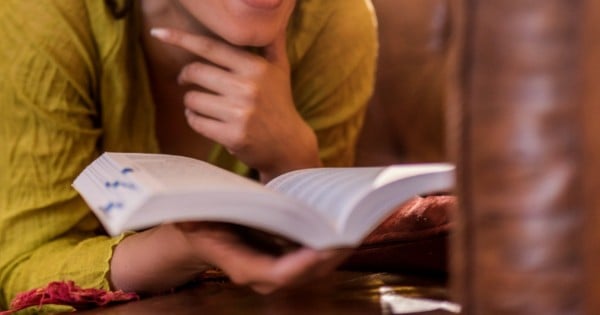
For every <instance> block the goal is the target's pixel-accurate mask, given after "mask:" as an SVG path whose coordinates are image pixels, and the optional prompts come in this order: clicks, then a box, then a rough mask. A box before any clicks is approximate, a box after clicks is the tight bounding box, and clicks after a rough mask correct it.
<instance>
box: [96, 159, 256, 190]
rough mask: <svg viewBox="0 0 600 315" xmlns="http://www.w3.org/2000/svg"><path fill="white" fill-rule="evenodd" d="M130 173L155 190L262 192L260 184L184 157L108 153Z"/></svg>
mask: <svg viewBox="0 0 600 315" xmlns="http://www.w3.org/2000/svg"><path fill="white" fill-rule="evenodd" d="M108 154H109V155H110V158H111V159H112V160H113V161H115V162H117V163H118V164H119V165H121V167H123V168H127V169H129V170H130V176H132V177H135V178H137V179H139V180H140V181H141V182H147V183H149V184H150V185H152V186H153V187H154V188H156V189H158V190H169V191H188V190H198V189H199V188H200V189H203V190H218V191H221V190H223V188H235V189H236V190H253V191H257V190H258V191H264V190H265V188H264V187H263V185H261V184H259V183H257V182H254V181H252V180H250V179H248V178H245V177H242V176H239V175H237V174H234V173H231V172H229V171H227V170H224V169H221V168H219V167H217V166H214V165H212V164H209V163H207V162H204V161H200V160H196V159H192V158H187V157H183V156H175V155H167V154H143V153H141V154H140V153H126V154H123V153H108Z"/></svg>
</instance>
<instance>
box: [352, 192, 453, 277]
mask: <svg viewBox="0 0 600 315" xmlns="http://www.w3.org/2000/svg"><path fill="white" fill-rule="evenodd" d="M455 207H456V197H455V196H450V195H441V196H427V197H417V198H414V199H411V200H409V201H408V202H406V203H405V204H402V205H400V206H398V207H397V208H396V210H395V211H394V213H393V214H392V215H391V216H390V217H389V218H387V219H386V220H385V221H384V222H382V223H381V224H380V225H379V226H378V227H377V228H376V229H375V230H374V231H373V232H372V233H371V234H370V235H369V236H368V237H367V238H366V239H365V240H364V241H363V243H362V245H361V246H360V247H359V248H357V249H356V250H355V252H354V253H353V255H352V256H351V257H350V258H349V259H348V260H347V261H346V262H345V263H344V264H343V265H342V266H341V268H342V269H352V270H370V271H422V272H441V273H445V272H447V267H448V266H447V256H448V248H447V247H448V246H447V243H448V235H449V231H450V226H451V225H452V220H451V217H452V212H453V209H454V208H455Z"/></svg>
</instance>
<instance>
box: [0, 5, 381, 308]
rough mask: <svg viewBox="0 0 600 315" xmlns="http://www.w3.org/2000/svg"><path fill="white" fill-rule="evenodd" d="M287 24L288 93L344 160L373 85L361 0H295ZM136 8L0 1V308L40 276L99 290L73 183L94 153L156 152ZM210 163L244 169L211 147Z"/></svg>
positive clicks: (101, 279)
mask: <svg viewBox="0 0 600 315" xmlns="http://www.w3.org/2000/svg"><path fill="white" fill-rule="evenodd" d="M296 11H297V12H296V13H295V15H294V19H293V21H292V23H291V24H290V27H289V29H288V35H289V36H288V54H289V57H290V63H291V66H292V81H293V93H294V98H295V102H296V105H297V108H298V110H299V112H300V113H301V114H302V116H303V117H304V118H305V119H306V121H307V122H308V123H309V124H310V125H311V126H312V127H313V128H314V129H315V131H316V133H317V136H318V140H319V145H320V147H321V151H320V152H321V153H320V154H321V158H322V159H323V161H324V163H325V165H330V166H332V165H336V166H342V165H350V164H351V163H352V162H353V161H352V158H353V156H354V151H353V145H354V141H355V140H356V136H357V133H358V131H359V129H360V127H361V124H362V118H363V114H364V109H365V104H366V103H367V100H368V98H369V97H370V95H371V93H372V88H373V80H374V67H375V58H376V48H377V44H376V32H375V27H374V24H375V23H374V16H373V15H372V11H371V10H370V8H369V6H368V5H367V3H366V2H365V1H364V0H301V1H299V2H298V7H297V10H296ZM136 25H137V22H136V19H135V14H132V15H130V16H128V17H126V18H124V19H119V20H116V19H115V18H114V17H113V16H112V15H111V14H110V12H109V11H108V9H107V8H106V7H105V4H104V1H102V0H35V1H23V0H3V1H1V2H0V308H6V307H7V304H8V303H9V302H10V300H11V299H12V298H13V297H14V296H15V295H16V294H17V293H18V292H21V291H25V290H29V289H32V288H36V287H42V286H44V285H46V284H47V283H49V282H51V281H66V280H72V281H75V283H76V284H77V285H79V286H81V287H83V288H100V289H109V282H108V280H107V277H108V272H109V263H110V259H111V255H112V250H113V248H114V247H115V246H116V245H117V244H118V243H119V241H120V240H121V239H122V237H114V238H111V237H108V236H106V235H105V234H103V233H102V229H101V227H100V225H99V223H98V221H97V220H96V218H95V217H94V216H93V214H92V213H91V212H90V210H89V209H88V208H87V206H86V205H85V204H84V202H83V201H82V199H81V198H80V197H79V196H78V195H77V193H76V192H75V191H74V190H73V189H72V187H71V183H72V181H73V179H74V178H75V177H76V176H77V175H78V174H79V172H80V171H81V170H82V169H83V168H84V167H85V166H86V165H87V164H88V163H90V162H91V161H92V160H93V159H94V158H95V157H97V156H98V155H99V154H100V153H101V152H103V151H131V152H157V151H159V149H158V145H157V140H156V138H155V127H154V120H155V117H154V106H153V103H152V99H151V94H150V90H149V83H148V78H147V75H146V69H145V64H144V60H143V54H142V51H141V46H140V44H139V42H138V38H139V37H138V35H139V34H137V33H136V31H137V30H136ZM210 162H212V163H215V164H217V165H220V166H222V167H225V168H227V169H230V170H232V171H235V172H238V173H241V174H243V173H245V172H246V171H247V168H246V167H245V166H244V165H243V164H242V163H240V162H239V161H237V160H236V159H235V158H233V157H231V156H229V155H228V154H227V152H226V150H222V149H221V147H219V146H216V147H215V149H214V151H213V154H212V155H211V157H210Z"/></svg>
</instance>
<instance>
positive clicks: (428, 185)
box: [73, 153, 454, 249]
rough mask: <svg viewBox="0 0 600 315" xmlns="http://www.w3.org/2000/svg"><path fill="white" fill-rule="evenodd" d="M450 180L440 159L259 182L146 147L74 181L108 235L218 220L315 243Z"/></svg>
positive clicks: (371, 224)
mask: <svg viewBox="0 0 600 315" xmlns="http://www.w3.org/2000/svg"><path fill="white" fill-rule="evenodd" d="M453 185H454V167H453V166H452V165H449V164H443V163H440V164H408V165H396V166H388V167H347V168H315V169H304V170H297V171H292V172H289V173H286V174H283V175H280V176H279V177H276V178H275V179H273V180H271V181H270V182H269V183H267V184H266V185H262V184H260V183H258V182H255V181H252V180H251V179H247V178H245V177H242V176H239V175H237V174H234V173H231V172H228V171H226V170H223V169H221V168H218V167H216V166H213V165H211V164H209V163H206V162H203V161H200V160H195V159H192V158H187V157H182V156H174V155H164V154H144V153H104V154H103V155H101V156H100V157H99V158H98V159H96V160H95V161H94V162H92V163H91V164H90V165H89V166H88V167H87V168H86V169H85V170H84V171H83V172H82V173H81V174H80V175H79V176H78V177H77V179H76V180H75V182H74V183H73V187H74V188H75V189H76V190H77V191H78V192H79V193H80V194H81V196H82V197H83V199H84V200H85V201H86V202H87V204H88V205H89V206H90V207H91V209H92V210H93V211H94V213H95V214H96V216H97V217H98V218H99V220H100V222H101V223H102V224H103V225H104V227H105V229H106V230H107V232H108V233H109V234H111V235H116V234H119V233H122V232H124V231H129V230H136V229H142V228H147V227H150V226H154V225H157V224H160V223H164V222H177V221H218V222H227V223H234V224H240V225H244V226H248V227H251V228H255V229H258V230H262V231H265V232H269V233H272V234H276V235H279V236H283V237H285V238H287V239H289V240H292V241H296V242H298V243H301V244H304V245H306V246H309V247H313V248H317V249H322V248H331V247H348V246H350V247H353V246H357V245H359V244H360V242H361V241H362V240H363V239H364V238H365V237H366V236H367V235H368V234H369V233H370V232H371V231H372V230H373V229H375V228H376V227H377V225H378V224H379V223H380V222H381V221H383V220H384V219H385V218H386V217H387V216H389V215H390V214H391V212H392V211H393V209H394V208H395V206H397V205H399V204H401V203H403V202H405V201H407V200H408V199H410V198H412V197H414V196H416V195H419V194H427V193H435V192H441V191H448V190H449V189H452V187H453Z"/></svg>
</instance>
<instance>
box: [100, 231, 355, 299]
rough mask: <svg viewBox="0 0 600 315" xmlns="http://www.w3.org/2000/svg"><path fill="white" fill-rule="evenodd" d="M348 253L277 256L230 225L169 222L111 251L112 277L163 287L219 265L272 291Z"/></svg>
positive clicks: (134, 285) (130, 286)
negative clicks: (261, 248)
mask: <svg viewBox="0 0 600 315" xmlns="http://www.w3.org/2000/svg"><path fill="white" fill-rule="evenodd" d="M350 252H351V250H349V249H340V250H328V251H316V250H312V249H308V248H299V249H295V250H293V251H290V252H288V253H286V254H284V255H281V256H273V255H271V254H269V253H266V252H263V251H260V250H259V249H257V248H256V247H252V246H249V245H247V242H245V241H244V240H243V239H241V238H240V234H239V233H236V231H235V230H234V229H232V228H231V227H230V226H228V225H224V224H216V223H184V224H181V223H179V224H165V225H162V226H158V227H156V228H153V229H150V230H147V231H145V232H141V233H138V234H134V235H132V236H130V237H128V238H126V239H125V240H123V241H122V242H121V243H120V244H119V245H118V246H117V248H116V249H115V252H114V254H113V259H112V261H111V273H110V276H111V281H112V284H113V287H114V288H115V289H123V290H126V291H136V292H162V291H166V290H169V289H171V288H173V287H176V286H179V285H182V284H185V283H186V282H188V281H190V280H193V279H194V278H196V277H197V276H198V275H199V274H200V273H202V272H203V271H205V270H207V269H208V268H210V266H216V267H218V268H220V269H221V270H223V271H224V272H225V273H226V274H227V275H228V276H229V277H230V279H231V280H232V281H233V282H234V283H237V284H239V285H247V286H250V287H251V288H253V289H254V290H256V291H257V292H260V293H270V292H272V291H275V290H277V289H281V288H284V287H290V286H295V285H298V284H302V283H305V282H308V281H310V280H313V279H315V278H317V277H320V276H323V275H325V274H327V273H329V272H331V271H332V270H333V269H335V267H337V266H338V265H339V264H341V262H342V261H343V260H344V259H345V258H347V257H348V256H349V254H350Z"/></svg>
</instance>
